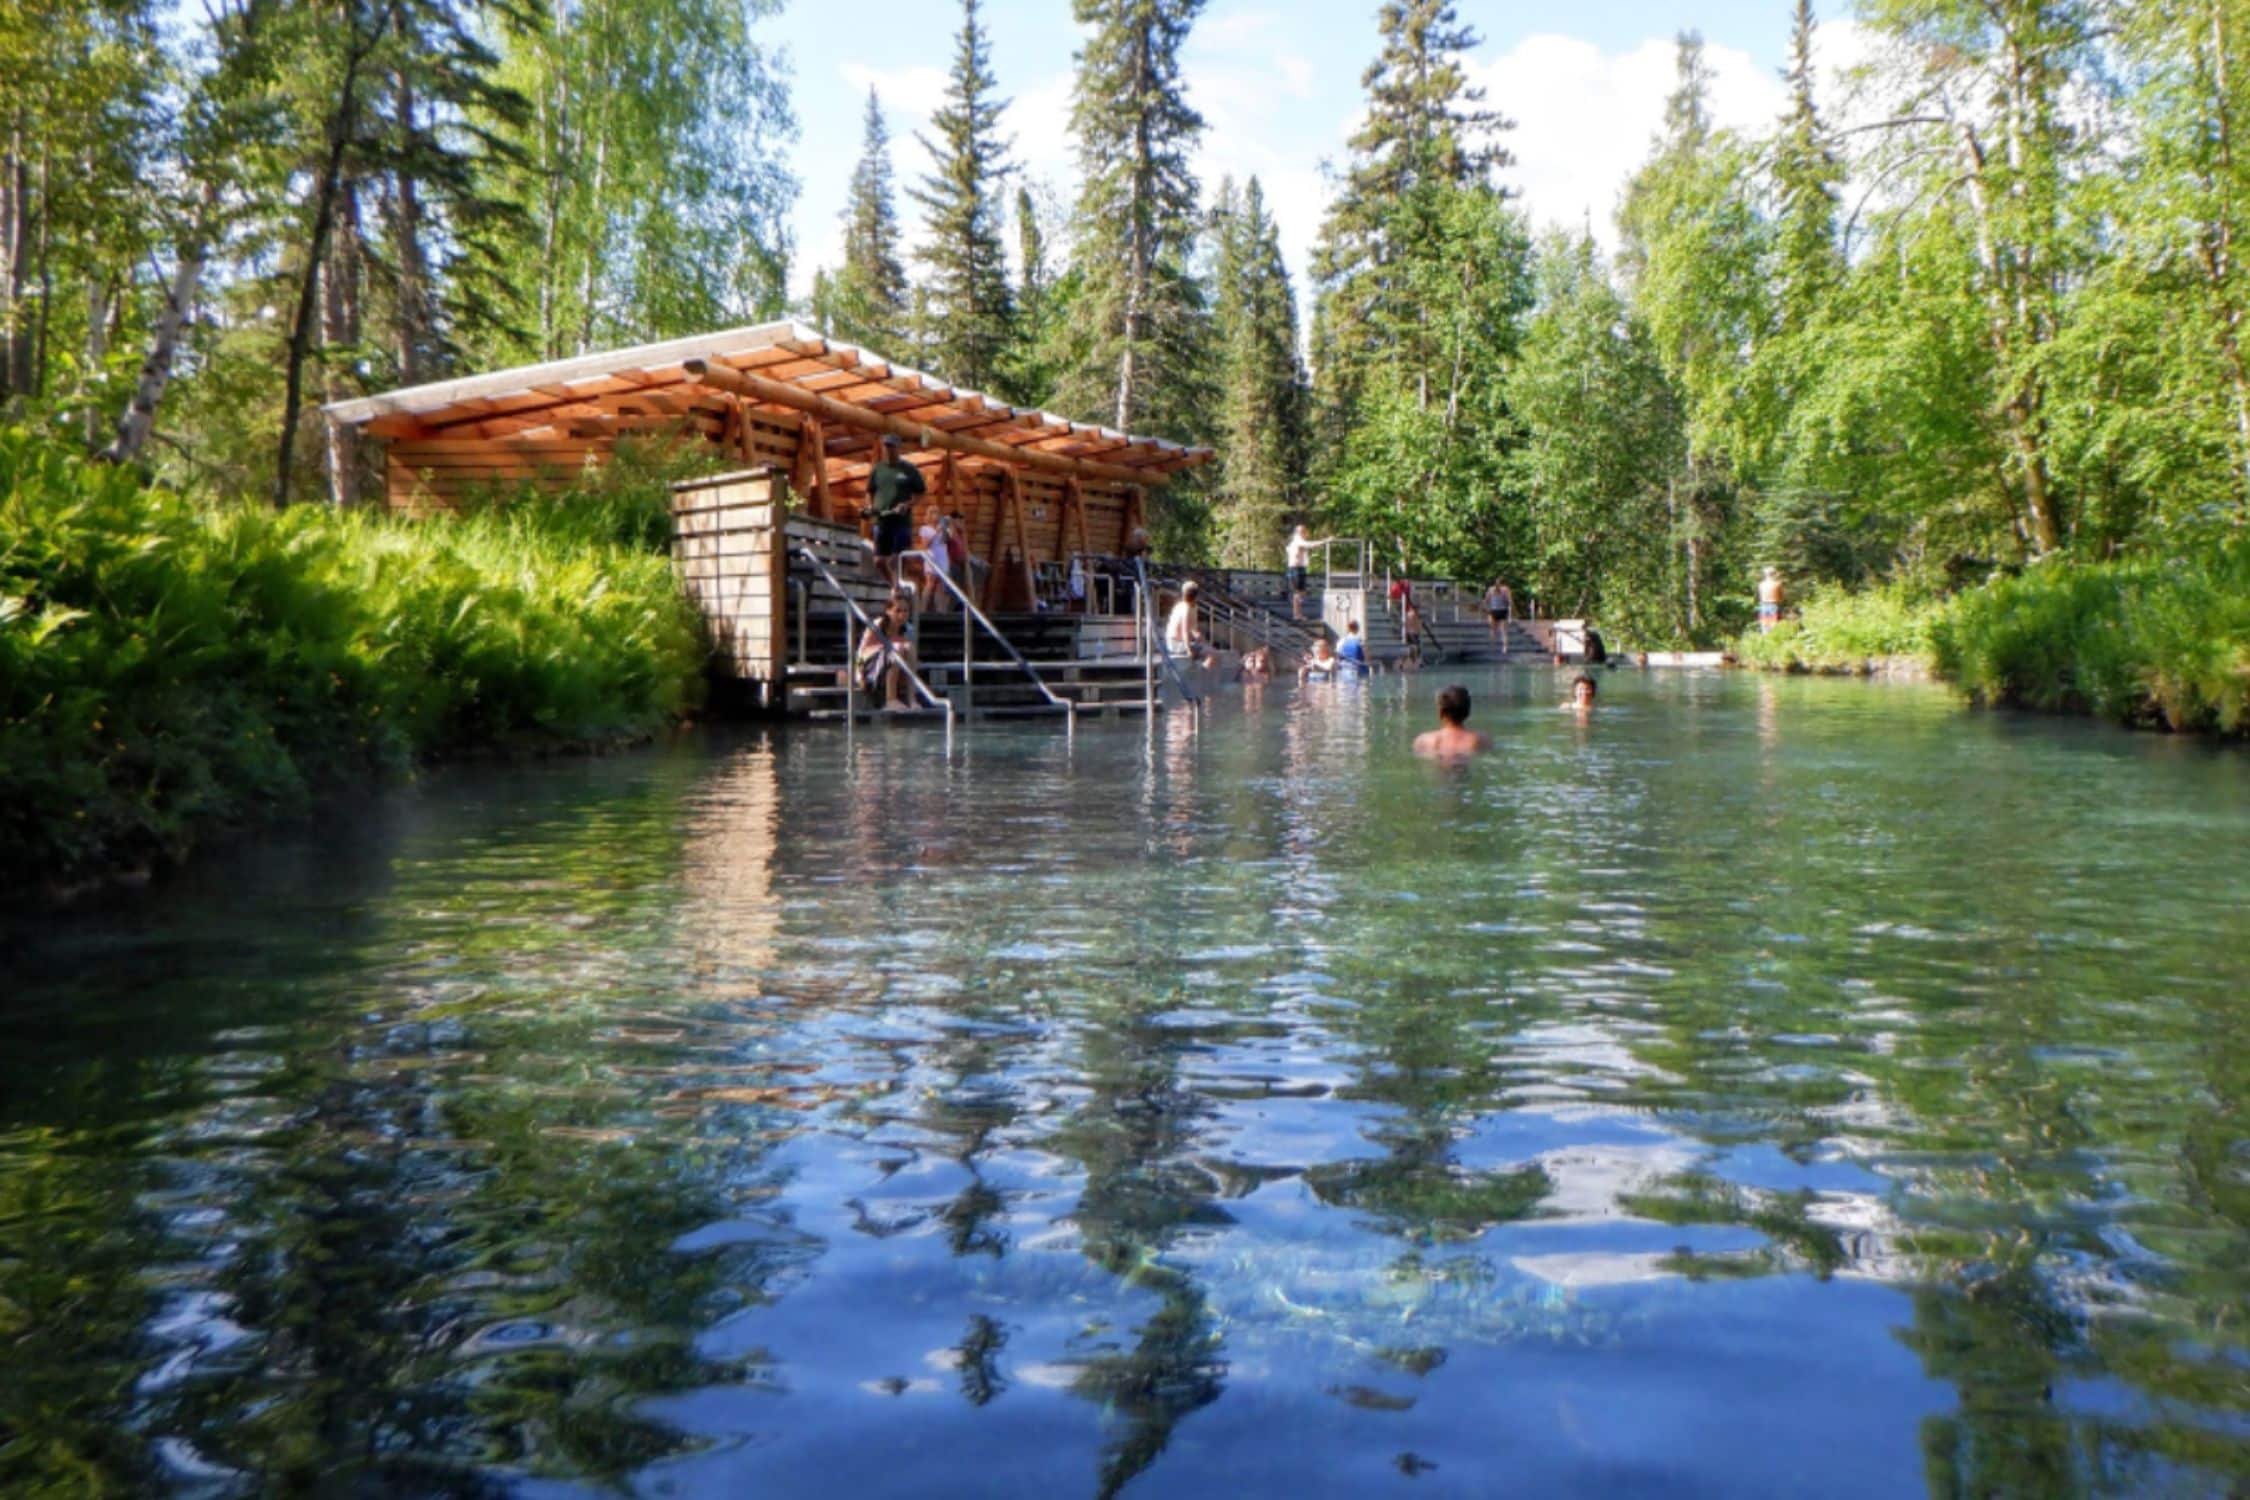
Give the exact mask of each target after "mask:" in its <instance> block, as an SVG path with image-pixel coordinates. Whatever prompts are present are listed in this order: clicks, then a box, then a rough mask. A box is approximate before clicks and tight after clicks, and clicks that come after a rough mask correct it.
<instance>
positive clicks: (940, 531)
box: [916, 514, 953, 609]
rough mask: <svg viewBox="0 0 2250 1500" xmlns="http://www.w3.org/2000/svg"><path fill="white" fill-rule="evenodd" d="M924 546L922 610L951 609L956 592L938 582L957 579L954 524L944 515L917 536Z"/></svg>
mask: <svg viewBox="0 0 2250 1500" xmlns="http://www.w3.org/2000/svg"><path fill="white" fill-rule="evenodd" d="M916 539H917V540H919V541H920V542H921V544H922V553H923V556H924V557H925V558H926V559H927V560H926V561H925V562H924V563H923V565H922V608H924V609H951V608H952V607H953V602H952V597H953V596H952V593H951V591H950V590H948V589H946V588H945V587H944V586H943V585H942V584H940V583H939V582H938V577H937V575H938V574H940V573H943V574H945V575H946V576H947V577H949V578H950V577H952V576H953V521H952V518H951V517H949V516H945V515H942V514H941V515H940V516H939V517H938V518H937V520H936V521H935V522H933V523H932V524H930V525H927V526H924V527H923V528H922V529H921V530H920V531H919V532H917V533H916Z"/></svg>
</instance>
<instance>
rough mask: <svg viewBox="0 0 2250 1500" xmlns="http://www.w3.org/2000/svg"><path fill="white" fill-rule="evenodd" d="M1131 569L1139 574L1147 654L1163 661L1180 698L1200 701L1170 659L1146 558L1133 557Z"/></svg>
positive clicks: (1177, 665) (1199, 697)
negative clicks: (1150, 583) (1145, 627)
mask: <svg viewBox="0 0 2250 1500" xmlns="http://www.w3.org/2000/svg"><path fill="white" fill-rule="evenodd" d="M1133 571H1134V572H1135V573H1136V574H1138V575H1139V576H1140V581H1141V602H1142V620H1143V622H1144V623H1145V624H1146V625H1147V627H1148V631H1149V638H1148V649H1149V655H1150V656H1152V657H1154V658H1155V659H1157V660H1159V661H1161V662H1163V663H1164V670H1165V671H1166V672H1169V673H1170V674H1171V676H1172V686H1174V687H1176V688H1178V689H1179V690H1180V696H1181V697H1182V698H1185V699H1186V700H1187V701H1188V702H1190V703H1201V702H1202V701H1203V699H1202V697H1201V695H1200V694H1198V693H1197V692H1196V691H1195V689H1194V688H1191V687H1189V686H1188V680H1187V677H1186V675H1185V674H1184V673H1182V672H1181V671H1180V664H1179V663H1178V662H1176V661H1174V660H1172V650H1171V647H1170V646H1168V645H1167V644H1166V643H1165V640H1164V626H1163V622H1162V621H1160V620H1159V619H1158V618H1157V612H1156V590H1155V589H1154V588H1152V587H1151V586H1150V585H1149V581H1148V560H1147V559H1146V558H1141V557H1136V558H1134V559H1133Z"/></svg>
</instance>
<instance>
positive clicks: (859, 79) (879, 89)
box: [836, 62, 945, 133]
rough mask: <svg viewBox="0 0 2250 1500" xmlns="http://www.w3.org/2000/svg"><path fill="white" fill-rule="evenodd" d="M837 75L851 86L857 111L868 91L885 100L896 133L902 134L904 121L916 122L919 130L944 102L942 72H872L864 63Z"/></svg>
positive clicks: (913, 69) (927, 69)
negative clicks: (899, 124)
mask: <svg viewBox="0 0 2250 1500" xmlns="http://www.w3.org/2000/svg"><path fill="white" fill-rule="evenodd" d="M836 71H837V72H839V73H841V74H843V75H844V82H846V83H848V84H850V85H851V86H852V92H851V98H852V100H853V101H854V102H853V108H854V109H855V110H856V109H857V108H858V102H857V101H858V100H859V97H860V95H862V94H864V93H866V92H867V91H868V90H869V89H871V88H872V89H873V90H875V92H876V93H878V94H880V95H882V96H883V113H884V115H885V116H886V117H887V118H888V119H889V120H890V121H891V123H892V130H893V132H894V133H899V132H898V122H899V121H901V120H907V119H911V120H913V121H915V122H916V128H920V123H921V122H923V121H926V120H928V119H929V117H930V116H931V115H933V114H935V113H936V112H937V107H938V106H939V105H940V104H942V103H944V102H945V69H943V68H932V67H910V68H871V67H868V66H867V65H866V64H865V63H856V62H848V63H844V64H842V65H841V66H839V67H838V68H837V70H836Z"/></svg>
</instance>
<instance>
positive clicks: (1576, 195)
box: [1477, 21, 1868, 246]
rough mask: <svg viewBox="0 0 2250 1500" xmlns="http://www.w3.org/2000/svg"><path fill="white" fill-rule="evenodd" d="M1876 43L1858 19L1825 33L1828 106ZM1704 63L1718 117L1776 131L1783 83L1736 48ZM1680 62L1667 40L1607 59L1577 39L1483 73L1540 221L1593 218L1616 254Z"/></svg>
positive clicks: (1553, 38) (1537, 48) (1515, 50)
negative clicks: (1637, 176) (1623, 209)
mask: <svg viewBox="0 0 2250 1500" xmlns="http://www.w3.org/2000/svg"><path fill="white" fill-rule="evenodd" d="M1867 46H1868V40H1867V37H1866V35H1865V33H1864V31H1863V30H1862V29H1861V28H1860V27H1858V26H1856V25H1854V24H1852V23H1851V22H1848V21H1838V22H1832V23H1830V24H1828V25H1825V26H1823V27H1822V28H1821V31H1820V40H1819V52H1820V62H1821V72H1822V75H1823V85H1824V87H1823V101H1822V102H1823V107H1824V108H1828V109H1830V110H1832V111H1833V110H1835V109H1836V108H1838V107H1839V106H1840V105H1841V104H1842V102H1843V98H1844V90H1843V88H1842V87H1841V75H1842V71H1843V70H1844V69H1845V68H1847V67H1848V66H1850V65H1852V64H1853V63H1856V62H1857V61H1858V60H1860V58H1862V57H1863V56H1864V55H1865V52H1866V48H1867ZM1703 56H1704V61H1705V62H1706V63H1707V64H1708V65H1709V67H1710V69H1711V114H1712V118H1713V119H1714V120H1715V121H1716V122H1717V123H1718V124H1719V125H1721V126H1724V127H1727V128H1730V129H1734V130H1739V131H1742V132H1743V133H1745V134H1762V133H1764V132H1766V131H1768V130H1771V129H1772V128H1773V126H1774V124H1775V122H1776V121H1777V120H1778V119H1779V118H1780V116H1781V113H1782V110H1783V107H1784V105H1785V104H1786V103H1787V89H1786V86H1785V85H1784V84H1783V82H1782V80H1781V78H1780V77H1779V76H1778V75H1776V74H1775V73H1774V72H1773V71H1772V70H1771V69H1769V68H1766V67H1764V66H1761V65H1760V64H1759V63H1758V62H1756V61H1755V60H1754V59H1752V58H1751V57H1750V55H1749V54H1748V53H1746V52H1743V51H1741V50H1739V49H1737V48H1733V47H1723V46H1717V45H1713V44H1706V45H1705V47H1704V52H1703ZM1675 57H1676V46H1675V43H1674V42H1673V41H1672V39H1670V38H1668V37H1651V38H1650V39H1648V40H1647V41H1644V42H1642V43H1640V44H1639V45H1638V46H1636V47H1634V48H1633V49H1632V50H1630V51H1626V52H1606V51H1604V50H1602V49H1601V48H1599V47H1597V46H1595V45H1594V44H1593V43H1591V42H1587V41H1582V40H1580V39H1578V38H1576V37H1568V36H1559V35H1555V34H1552V33H1544V34H1541V35H1537V36H1530V37H1526V38H1524V39H1523V40H1522V41H1521V42H1519V43H1517V44H1516V45H1515V46H1514V47H1512V48H1510V49H1509V50H1508V51H1506V52H1503V53H1501V54H1499V55H1498V56H1496V57H1493V58H1491V59H1490V60H1489V61H1487V62H1486V63H1484V64H1483V65H1482V66H1481V67H1480V68H1479V69H1477V81H1478V82H1479V83H1481V84H1483V85H1484V87H1485V89H1486V92H1487V94H1488V96H1489V98H1490V100H1491V102H1492V104H1493V105H1494V106H1495V107H1497V108H1499V109H1500V110H1502V111H1503V112H1504V113H1506V114H1507V115H1508V117H1509V118H1511V119H1513V120H1514V121H1516V128H1515V129H1514V130H1513V131H1510V132H1509V135H1508V148H1509V150H1511V151H1512V152H1514V153H1515V157H1516V165H1515V166H1514V167H1513V168H1512V169H1510V171H1509V172H1508V173H1507V175H1506V181H1507V182H1508V184H1509V185H1510V186H1511V187H1513V188H1515V189H1517V190H1518V191H1519V192H1520V193H1521V194H1522V202H1523V204H1524V207H1525V209H1526V211H1528V212H1529V213H1530V215H1531V217H1532V221H1533V222H1534V223H1535V224H1539V225H1542V226H1544V225H1549V224H1559V225H1562V226H1564V227H1565V228H1572V229H1575V228H1577V227H1579V226H1580V225H1582V224H1585V223H1587V222H1588V221H1589V220H1590V221H1591V223H1592V227H1593V231H1594V235H1595V237H1596V238H1597V239H1598V240H1600V241H1601V243H1602V244H1604V245H1605V246H1606V245H1614V243H1615V241H1616V236H1617V224H1616V210H1617V203H1618V199H1619V197H1620V195H1621V194H1622V193H1623V192H1624V189H1625V183H1626V181H1627V179H1629V178H1630V177H1631V176H1632V174H1633V172H1634V171H1635V170H1636V169H1637V168H1638V167H1639V166H1640V164H1641V163H1642V162H1643V161H1644V160H1645V159H1646V158H1647V156H1648V152H1649V146H1650V143H1651V141H1652V140H1653V139H1654V138H1655V135H1656V132H1657V130H1658V129H1659V128H1660V127H1661V125H1662V124H1663V119H1664V101H1665V99H1666V97H1667V96H1669V95H1670V94H1671V92H1672V89H1673V87H1674V84H1675V81H1676V73H1675V68H1674V62H1675Z"/></svg>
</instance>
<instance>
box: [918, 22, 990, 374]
mask: <svg viewBox="0 0 2250 1500" xmlns="http://www.w3.org/2000/svg"><path fill="white" fill-rule="evenodd" d="M977 10H978V0H961V35H960V39H959V41H958V43H957V44H956V45H955V47H954V53H953V70H952V81H951V83H950V84H949V85H948V86H947V89H946V102H945V104H944V105H943V106H942V107H941V108H940V109H939V110H938V111H937V113H936V114H935V115H933V116H931V118H930V125H931V128H932V130H933V131H934V132H935V139H934V140H933V139H932V138H931V137H930V136H922V137H919V139H920V140H921V142H922V147H923V149H924V150H926V151H928V152H929V153H930V157H931V160H932V162H933V164H934V167H935V170H933V171H932V172H931V173H930V174H929V175H927V176H925V177H924V178H923V179H922V181H921V183H920V185H919V186H917V187H915V188H914V189H912V190H911V194H912V197H913V199H914V201H915V202H917V203H919V204H921V205H922V208H923V209H924V211H925V213H926V215H927V229H928V243H927V244H926V246H925V247H924V249H923V251H922V254H921V260H922V263H923V265H924V267H925V268H926V269H927V271H928V274H927V276H925V277H924V279H923V282H922V285H921V287H920V288H919V290H920V291H921V292H922V293H924V294H926V303H925V306H924V308H923V309H922V312H921V314H920V316H919V317H918V318H917V319H916V321H917V323H918V324H919V326H920V328H921V330H922V334H923V338H924V340H925V341H926V348H925V350H924V355H923V357H924V358H925V359H927V360H928V361H929V362H930V363H931V365H932V366H934V368H935V370H936V372H937V373H938V374H941V375H943V376H944V378H945V379H947V380H950V381H952V382H954V383H955V384H957V385H964V386H973V387H977V388H980V389H982V388H986V387H990V386H991V385H993V384H994V383H995V381H996V379H997V378H998V376H999V375H1000V373H1001V362H1002V358H1003V356H1004V355H1005V354H1006V352H1007V348H1008V341H1009V338H1010V337H1011V334H1012V330H1013V325H1014V322H1015V299H1014V297H1013V296H1012V295H1011V294H1010V290H1009V286H1008V257H1007V252H1006V250H1005V248H1004V247H1003V246H1002V244H1001V239H1000V196H999V195H1000V192H1001V190H1002V188H1003V187H1004V186H1005V185H1006V180H1007V177H1008V174H1009V173H1010V172H1011V171H1012V170H1014V168H1013V164H1012V163H1011V162H1010V161H1009V160H1008V147H1007V143H1006V142H1005V141H1003V140H1001V138H1000V116H1001V113H1002V112H1003V111H1004V110H1006V108H1007V107H1008V106H1007V101H1006V100H1004V99H996V98H994V97H993V89H994V86H995V85H994V79H993V76H992V55H991V47H990V43H989V39H988V37H987V34H986V32H985V29H984V27H983V26H982V25H981V24H980V23H979V21H978V19H977Z"/></svg>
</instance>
